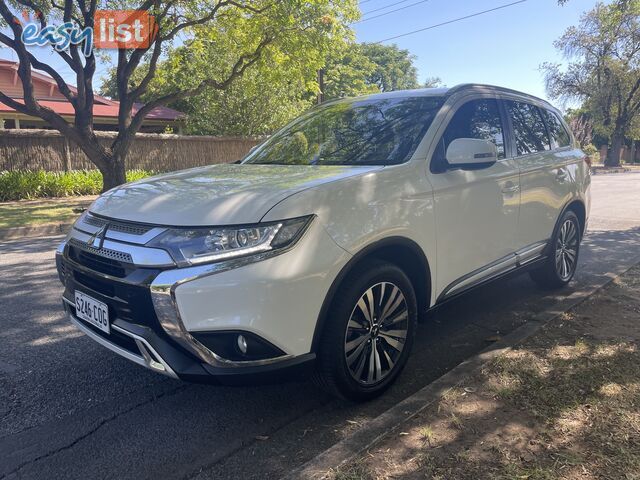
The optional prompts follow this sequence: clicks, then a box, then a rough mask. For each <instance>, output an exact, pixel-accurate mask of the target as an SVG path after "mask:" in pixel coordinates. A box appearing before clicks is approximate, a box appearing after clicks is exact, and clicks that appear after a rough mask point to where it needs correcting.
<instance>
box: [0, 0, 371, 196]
mask: <svg viewBox="0 0 640 480" xmlns="http://www.w3.org/2000/svg"><path fill="white" fill-rule="evenodd" d="M98 8H102V9H127V10H138V11H146V12H148V13H149V14H151V15H153V16H154V17H155V20H156V23H157V25H158V27H159V29H158V33H157V35H156V36H155V38H154V39H153V41H152V42H151V43H150V45H149V46H148V47H145V48H136V49H125V48H120V49H119V50H117V53H116V61H115V63H116V65H115V71H114V78H115V83H114V85H115V87H116V89H117V97H118V100H119V102H120V104H119V119H118V135H117V137H116V138H115V140H114V141H113V142H112V143H111V144H110V145H103V144H102V143H101V142H99V141H98V139H97V137H96V135H95V134H94V127H93V123H94V122H93V104H94V77H95V74H96V65H97V56H96V52H95V51H93V52H91V53H90V54H89V55H87V56H84V55H83V54H82V51H81V46H80V45H73V44H72V45H69V47H68V48H67V49H65V50H62V51H57V50H54V51H55V52H56V55H58V56H59V57H60V58H61V59H62V60H63V61H64V62H65V63H66V64H67V65H68V66H69V67H70V68H71V69H72V71H73V72H74V73H75V76H76V84H77V87H78V88H77V90H75V89H70V88H69V87H68V86H67V84H66V82H65V81H64V79H63V78H62V76H61V75H60V74H59V73H58V71H56V69H55V68H54V67H53V66H52V65H51V64H48V63H46V62H45V61H42V60H40V59H38V57H37V55H36V53H33V52H32V51H31V50H29V49H28V48H27V46H26V45H25V44H24V41H23V39H22V33H23V31H24V27H23V24H22V22H21V20H20V19H19V17H20V16H21V15H20V12H22V11H27V12H28V13H30V14H31V15H32V16H33V17H34V18H36V19H37V22H38V23H39V25H40V27H41V28H43V29H44V28H45V27H46V26H47V25H48V24H50V23H54V24H60V23H61V22H65V23H66V22H73V23H75V24H77V25H78V27H79V28H80V29H85V28H93V27H94V17H95V12H96V10H97V9H98ZM358 15H359V10H358V5H357V0H340V1H335V0H278V1H275V2H274V1H273V0H188V1H182V0H180V1H178V0H117V1H112V0H105V1H102V2H100V3H98V1H97V0H61V1H60V2H58V1H56V0H0V17H1V18H2V22H3V26H4V28H3V29H2V30H1V31H0V43H2V44H4V45H6V46H8V47H9V48H11V49H13V50H14V51H15V53H16V55H17V57H18V61H19V68H18V76H19V78H20V82H21V84H22V88H23V96H24V103H22V102H19V101H16V100H15V99H12V98H10V97H9V96H7V95H6V94H4V93H2V92H0V101H2V103H5V104H6V105H8V106H10V107H12V108H14V109H15V110H17V111H19V112H21V113H24V114H26V115H30V116H35V117H39V118H41V119H43V120H44V121H45V122H47V123H49V124H50V125H51V126H52V127H53V128H55V129H57V130H59V131H60V132H61V133H62V134H63V135H65V136H66V137H67V138H69V139H70V140H71V141H72V142H74V143H76V144H77V145H78V146H79V147H80V148H81V149H82V150H83V151H84V153H85V154H86V155H87V156H88V157H89V159H90V160H91V161H92V162H93V163H94V164H95V165H96V166H97V167H98V169H99V170H100V171H101V172H102V174H103V178H104V188H105V189H108V188H110V187H113V186H115V185H118V184H120V183H123V182H124V181H125V174H124V172H125V159H126V156H127V154H128V151H129V148H130V145H131V142H132V141H133V138H134V136H135V134H136V132H138V131H139V129H140V127H141V125H142V122H143V120H144V118H145V117H146V115H147V114H149V112H151V111H152V110H153V109H154V108H156V107H158V106H161V105H168V104H172V103H175V102H180V101H184V100H185V99H188V98H190V97H197V96H199V95H200V94H202V93H203V92H205V91H210V92H211V91H224V90H228V89H229V88H232V86H233V84H234V82H235V81H236V80H238V79H239V78H241V77H242V76H243V75H244V74H245V73H247V72H248V71H250V70H251V69H252V67H253V66H254V65H255V64H256V63H258V62H259V61H260V60H261V59H262V58H270V59H271V60H274V59H275V60H278V59H280V58H281V57H282V56H283V55H286V54H287V52H289V53H290V57H291V59H293V60H291V61H292V62H296V61H297V62H298V65H297V68H312V67H313V61H314V58H313V54H315V53H317V52H320V53H321V54H322V53H323V52H328V50H329V49H330V48H331V47H332V45H334V43H335V42H341V41H346V40H348V39H349V38H350V36H351V30H350V28H349V25H350V23H351V22H353V21H354V20H355V19H356V18H357V17H358ZM202 29H206V32H207V34H206V35H204V34H199V33H198V32H199V31H200V30H202ZM5 32H6V33H5ZM180 44H189V45H191V46H192V48H189V49H183V50H179V48H180V47H179V46H178V45H180ZM307 51H310V52H312V53H310V54H309V55H306V52H307ZM294 52H295V55H293V53H294ZM204 53H206V55H204ZM320 58H322V55H320ZM212 60H213V61H212ZM203 62H211V63H208V64H207V65H204V64H203ZM304 62H309V63H308V65H307V64H305V63H304ZM165 63H166V65H168V66H171V65H180V66H181V67H182V68H180V69H177V68H174V69H172V70H169V69H167V71H172V73H174V74H175V75H180V76H179V77H177V78H168V77H166V76H165V77H163V76H162V74H161V73H160V69H159V65H160V64H165ZM204 67H207V68H204ZM291 68H294V67H293V66H292V67H291ZM33 70H39V71H42V72H44V73H46V74H48V75H50V76H51V77H52V78H53V79H54V80H55V81H56V83H57V85H58V88H59V89H60V92H61V93H62V94H63V95H64V96H65V97H66V98H67V100H68V101H69V102H70V103H71V105H73V108H74V113H75V115H74V121H73V122H68V121H67V120H66V119H65V118H63V117H62V116H60V115H58V114H57V113H55V112H54V111H53V110H51V109H49V108H47V107H46V106H44V105H41V104H40V103H39V102H38V100H37V99H36V98H35V95H34V90H33V82H32V71H33ZM139 102H143V105H142V106H141V107H140V108H135V109H134V106H136V105H137V104H138V103H139Z"/></svg>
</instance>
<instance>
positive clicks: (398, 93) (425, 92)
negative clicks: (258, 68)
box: [345, 83, 555, 110]
mask: <svg viewBox="0 0 640 480" xmlns="http://www.w3.org/2000/svg"><path fill="white" fill-rule="evenodd" d="M467 91H468V92H470V93H493V94H500V93H502V94H505V93H506V94H511V95H517V96H519V97H523V98H527V99H529V100H532V101H533V102H536V103H542V104H544V105H547V106H549V107H550V108H553V109H554V110H555V107H554V106H553V105H551V104H550V103H549V102H547V101H546V100H544V99H542V98H539V97H536V96H534V95H529V94H528V93H524V92H519V91H517V90H513V89H511V88H505V87H498V86H496V85H485V84H481V83H462V84H459V85H456V86H455V87H451V88H447V87H439V88H418V89H414V90H395V91H393V92H384V93H374V94H371V95H363V96H359V97H355V98H352V99H345V100H383V99H387V98H413V97H430V96H441V97H449V96H451V95H453V94H455V93H459V92H467Z"/></svg>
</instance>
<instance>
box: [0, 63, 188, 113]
mask: <svg viewBox="0 0 640 480" xmlns="http://www.w3.org/2000/svg"><path fill="white" fill-rule="evenodd" d="M17 68H18V63H16V62H12V61H9V60H3V59H0V69H2V70H13V71H15V70H17ZM32 76H33V79H34V80H35V81H41V82H44V83H47V84H49V85H54V88H55V89H56V90H57V84H56V82H55V80H53V79H52V78H51V77H49V76H47V75H43V74H41V73H38V72H35V71H33V73H32ZM69 88H70V89H71V91H72V92H74V93H75V92H77V90H76V88H75V87H73V86H71V85H69ZM15 100H16V101H18V102H20V103H24V101H23V100H22V99H21V98H15ZM94 101H95V104H94V106H93V115H94V116H95V117H98V118H100V117H102V118H118V108H119V105H120V104H119V103H118V102H117V101H115V100H111V99H108V98H106V97H102V96H100V95H95V97H94ZM38 103H40V105H42V106H43V107H48V108H50V109H52V110H53V111H54V112H56V113H58V114H60V115H74V110H73V106H72V105H71V104H70V103H69V102H67V101H64V100H38ZM142 105H143V104H135V105H134V107H133V113H134V114H135V112H137V111H138V110H139V109H140V108H141V107H142ZM0 112H15V110H14V109H13V108H11V107H9V106H8V105H5V104H4V103H2V102H0ZM182 117H184V114H183V113H181V112H178V111H177V110H173V109H171V108H168V107H157V108H154V109H153V110H152V111H151V112H150V113H149V114H148V115H147V116H146V117H145V118H146V119H149V120H166V121H176V120H179V119H181V118H182Z"/></svg>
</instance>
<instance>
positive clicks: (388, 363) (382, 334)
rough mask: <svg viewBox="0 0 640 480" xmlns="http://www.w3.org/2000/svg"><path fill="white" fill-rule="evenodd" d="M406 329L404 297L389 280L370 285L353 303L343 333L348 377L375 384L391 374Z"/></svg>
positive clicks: (407, 327)
mask: <svg viewBox="0 0 640 480" xmlns="http://www.w3.org/2000/svg"><path fill="white" fill-rule="evenodd" d="M408 331H409V310H408V307H407V302H406V300H405V297H404V295H403V293H402V291H401V290H400V288H398V286H396V285H394V284H393V283H390V282H381V283H377V284H375V285H373V286H372V287H370V288H369V289H368V290H367V291H366V292H364V294H363V295H362V296H361V297H360V299H359V300H358V302H357V303H356V305H355V307H354V308H353V311H352V312H351V316H350V317H349V322H348V323H347V331H346V333H345V341H344V354H345V359H346V362H347V367H348V369H349V373H350V374H351V377H352V378H353V379H354V380H356V381H357V382H359V383H361V384H363V385H367V386H369V385H375V384H377V383H379V382H380V381H382V380H383V379H384V378H386V377H387V375H389V373H391V371H392V370H393V368H394V366H395V365H396V363H397V362H398V359H399V358H400V355H401V354H402V351H403V349H404V346H405V343H406V340H407V334H408Z"/></svg>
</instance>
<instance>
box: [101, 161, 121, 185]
mask: <svg viewBox="0 0 640 480" xmlns="http://www.w3.org/2000/svg"><path fill="white" fill-rule="evenodd" d="M100 172H101V173H102V193H104V192H106V191H107V190H111V189H112V188H114V187H117V186H118V185H122V184H123V183H126V182H127V175H126V170H125V167H124V161H122V160H119V159H116V158H112V159H111V161H110V162H108V163H107V165H106V168H100Z"/></svg>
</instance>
